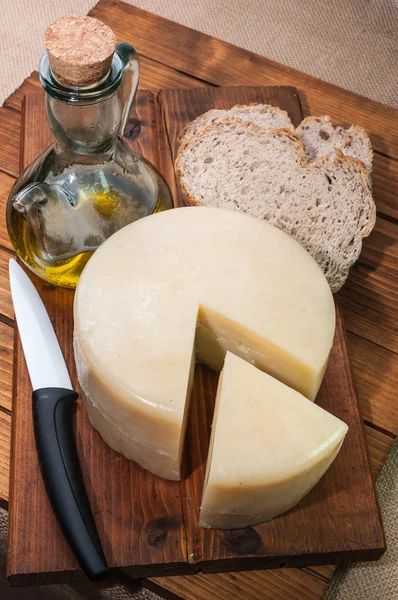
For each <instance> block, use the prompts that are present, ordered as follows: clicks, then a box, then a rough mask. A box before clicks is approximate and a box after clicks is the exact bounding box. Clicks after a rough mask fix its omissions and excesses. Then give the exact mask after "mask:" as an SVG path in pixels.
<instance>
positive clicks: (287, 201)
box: [176, 118, 376, 292]
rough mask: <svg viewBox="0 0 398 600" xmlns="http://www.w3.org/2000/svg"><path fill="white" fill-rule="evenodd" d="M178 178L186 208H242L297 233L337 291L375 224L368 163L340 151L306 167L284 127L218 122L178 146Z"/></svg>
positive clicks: (299, 147) (301, 150) (301, 151)
mask: <svg viewBox="0 0 398 600" xmlns="http://www.w3.org/2000/svg"><path fill="white" fill-rule="evenodd" d="M176 173H177V175H178V176H179V178H180V183H181V188H182V191H183V193H184V195H185V198H186V201H187V202H188V204H193V205H198V204H199V205H200V204H202V205H206V206H218V207H220V208H229V209H232V210H241V211H243V212H247V213H250V214H252V215H254V216H257V217H259V218H260V219H265V220H267V221H269V222H270V223H272V224H273V225H275V226H276V227H279V229H282V230H283V231H285V232H287V233H288V234H290V235H291V236H293V237H294V238H295V239H296V240H297V241H298V242H300V243H301V245H302V246H304V248H306V249H307V250H308V252H309V253H310V254H311V255H312V256H313V257H314V258H315V260H316V261H317V262H318V264H319V265H320V267H321V268H322V270H323V272H324V274H325V276H326V278H327V280H328V282H329V285H330V287H331V289H332V291H333V292H336V291H337V290H338V289H339V288H340V287H341V286H342V285H343V283H344V282H345V280H346V278H347V276H348V271H349V269H350V267H351V265H352V264H353V263H354V262H355V261H356V259H357V258H358V256H359V254H360V252H361V247H362V238H364V237H366V236H367V235H369V233H370V232H371V231H372V229H373V226H374V224H375V219H376V208H375V204H374V202H373V199H372V193H371V191H370V187H369V179H368V175H367V172H366V169H365V167H364V165H363V164H362V163H361V162H360V161H358V160H355V159H353V158H351V157H346V156H343V154H342V153H341V152H339V151H337V152H336V153H335V155H334V156H333V157H322V158H320V159H318V160H316V161H315V162H313V163H308V162H307V159H306V155H305V150H304V145H303V144H302V142H300V140H299V139H298V138H297V137H296V136H295V135H294V133H292V132H291V131H288V130H286V129H260V128H259V127H257V126H255V125H253V124H252V123H248V122H244V121H241V120H239V119H236V118H229V119H224V120H223V121H221V122H218V123H213V124H212V125H209V126H207V127H206V128H204V129H201V130H200V131H199V132H198V133H197V134H196V135H195V136H194V137H192V138H190V139H189V140H188V141H187V142H186V143H185V144H183V145H182V146H181V148H180V150H179V152H178V155H177V159H176ZM237 243H239V241H238V240H237Z"/></svg>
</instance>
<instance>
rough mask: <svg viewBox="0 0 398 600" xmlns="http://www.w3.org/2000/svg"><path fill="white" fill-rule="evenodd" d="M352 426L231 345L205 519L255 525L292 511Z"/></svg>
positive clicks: (219, 524)
mask: <svg viewBox="0 0 398 600" xmlns="http://www.w3.org/2000/svg"><path fill="white" fill-rule="evenodd" d="M347 429H348V428H347V425H346V424H345V423H343V422H342V421H340V419H337V418H336V417H334V416H333V415H331V414H330V413H328V412H326V411H325V410H323V409H322V408H320V407H319V406H317V405H316V404H314V403H312V402H308V400H307V399H306V398H305V397H304V396H302V395H301V394H299V393H298V392H296V391H295V390H292V389H291V388H289V387H288V386H286V385H285V384H283V383H281V382H280V381H278V380H277V379H275V378H274V377H271V376H270V375H267V374H266V373H262V372H261V371H259V370H258V369H256V368H255V367H253V365H251V364H249V363H247V362H245V361H243V360H241V359H240V358H238V357H237V356H234V355H233V354H231V353H229V352H228V353H227V355H226V358H225V364H224V368H223V370H222V373H221V376H220V379H219V383H218V389H217V399H216V406H215V411H214V418H213V426H212V433H211V440H210V447H209V454H208V458H207V467H206V475H205V485H204V491H203V498H202V506H201V510H200V526H201V527H216V528H218V529H234V528H240V527H247V526H249V525H256V524H257V523H263V522H264V521H269V520H270V519H273V518H274V517H276V516H277V515H280V514H282V513H284V512H286V511H287V510H289V509H290V508H292V507H293V506H295V505H296V504H297V503H298V502H299V501H300V500H301V499H302V498H303V497H304V496H305V495H306V494H307V493H308V492H309V491H310V490H311V488H313V487H314V485H315V484H316V483H317V482H318V481H319V479H320V478H321V477H322V475H323V474H324V473H325V471H326V470H327V469H328V467H329V466H330V465H331V463H332V462H333V460H334V459H335V457H336V455H337V453H338V451H339V449H340V447H341V445H342V443H343V440H344V437H345V434H346V432H347Z"/></svg>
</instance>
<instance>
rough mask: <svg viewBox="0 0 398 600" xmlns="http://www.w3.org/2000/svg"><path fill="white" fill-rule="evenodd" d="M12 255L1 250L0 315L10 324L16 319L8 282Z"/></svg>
mask: <svg viewBox="0 0 398 600" xmlns="http://www.w3.org/2000/svg"><path fill="white" fill-rule="evenodd" d="M10 257H11V255H10V253H9V252H7V251H6V250H2V249H1V248H0V314H1V315H3V317H5V318H6V320H7V321H8V322H9V321H11V320H12V319H13V318H14V310H13V307H12V302H11V294H10V285H9V282H8V261H9V259H10Z"/></svg>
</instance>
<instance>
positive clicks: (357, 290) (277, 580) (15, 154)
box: [0, 0, 398, 600]
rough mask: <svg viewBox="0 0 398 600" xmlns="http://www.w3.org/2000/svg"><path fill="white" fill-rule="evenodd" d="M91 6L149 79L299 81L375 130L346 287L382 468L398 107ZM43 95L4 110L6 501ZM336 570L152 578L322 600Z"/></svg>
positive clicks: (397, 323) (183, 590) (396, 368)
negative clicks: (27, 187) (14, 235)
mask: <svg viewBox="0 0 398 600" xmlns="http://www.w3.org/2000/svg"><path fill="white" fill-rule="evenodd" d="M91 14H92V15H93V16H95V17H97V18H99V19H101V20H103V21H104V22H105V23H107V24H108V25H110V26H111V27H112V28H113V30H114V31H115V33H116V35H117V37H118V41H128V42H130V43H131V44H133V45H134V46H135V48H136V49H137V51H138V53H139V54H140V58H141V80H140V87H141V88H146V89H149V90H152V91H157V90H158V89H161V88H167V87H180V88H190V87H197V86H205V85H212V86H218V85H224V86H231V85H293V86H296V87H297V88H298V90H299V92H300V98H301V102H302V107H303V111H304V114H305V115H309V114H312V115H321V114H329V115H330V116H331V117H332V119H333V121H334V122H335V123H338V124H342V125H350V124H351V123H357V124H358V125H361V126H363V127H364V128H365V129H366V131H367V132H368V133H369V135H370V138H371V141H372V145H373V149H374V151H375V154H374V169H373V174H372V178H373V182H374V196H375V200H376V205H377V211H378V212H377V214H378V219H377V224H376V227H375V230H374V232H373V233H372V235H371V236H370V238H368V239H367V240H365V243H364V247H363V252H362V254H361V257H360V260H359V261H358V263H357V264H356V265H355V267H354V268H353V269H352V271H351V274H350V277H349V279H348V281H347V284H346V285H345V286H344V288H343V290H342V293H341V303H342V307H343V312H344V317H345V324H346V328H347V334H348V344H349V351H350V357H351V361H352V367H353V372H354V378H355V383H356V386H357V391H358V397H359V403H360V409H361V414H362V416H363V419H364V422H365V430H366V435H367V440H368V444H369V452H370V458H371V463H372V468H373V471H374V474H375V475H376V474H377V473H378V471H379V470H380V468H381V466H382V464H383V461H384V459H385V457H386V455H387V453H388V451H389V449H390V448H391V446H392V444H393V442H394V439H395V437H396V435H397V434H398V400H397V399H396V390H397V389H398V360H397V352H398V260H397V258H398V220H397V219H398V111H397V110H395V109H392V108H389V107H387V106H384V105H382V104H379V103H377V102H373V101H371V100H368V99H366V98H363V97H361V96H358V95H356V94H354V93H351V92H348V91H345V90H342V89H341V88H338V87H336V86H333V85H330V84H328V83H325V82H322V81H320V80H318V79H315V78H314V77H311V76H309V75H306V74H304V73H300V72H299V71H296V70H294V69H290V68H289V67H285V66H283V65H279V64H277V63H275V62H272V61H270V60H268V59H266V58H263V57H260V56H258V55H255V54H252V53H250V52H247V51H245V50H242V49H241V48H237V47H234V46H231V45H230V44H227V43H225V42H221V41H219V40H216V39H213V38H210V37H208V36H206V35H204V34H201V33H199V32H197V31H193V30H191V29H188V28H186V27H183V26H182V25H178V24H176V23H173V22H171V21H167V20H166V19H163V18H161V17H157V16H155V15H152V14H150V13H147V12H144V11H142V10H140V9H138V8H135V7H133V6H130V5H127V4H123V3H121V2H119V1H118V0H101V1H100V2H99V4H97V6H96V7H95V8H94V9H93V10H92V12H91ZM27 92H29V93H31V92H37V93H40V92H42V89H41V87H40V84H39V81H38V75H37V73H33V74H32V76H31V77H29V78H28V79H26V80H25V81H24V83H23V84H22V85H21V87H20V88H19V89H18V90H17V91H16V92H14V93H13V94H12V95H11V96H10V97H9V98H8V99H7V100H6V102H5V105H4V107H2V108H0V136H1V140H2V143H1V145H0V198H1V202H2V211H1V217H0V505H2V506H4V507H7V502H8V478H9V458H10V457H9V454H10V433H11V417H12V356H13V340H14V321H13V310H12V305H11V299H10V293H9V286H8V275H7V269H8V266H7V263H8V259H9V258H10V256H12V255H13V251H12V246H11V243H10V241H9V239H8V235H7V230H6V225H5V206H6V201H7V197H8V193H9V191H10V189H11V186H12V185H13V183H14V181H15V178H16V177H17V176H18V174H19V155H20V125H21V106H22V101H23V96H24V94H25V93H27ZM332 573H333V567H332V566H331V567H312V568H310V567H309V568H302V569H284V570H273V571H251V572H245V573H233V574H228V573H227V574H217V575H201V574H198V575H195V576H179V577H168V578H160V579H159V578H158V579H156V580H155V579H154V580H144V581H143V582H142V584H143V585H144V586H146V587H148V588H150V589H153V590H154V591H156V592H157V593H159V594H160V595H163V596H164V597H166V598H177V599H184V600H202V599H203V600H238V599H239V600H240V599H242V600H243V599H244V600H260V599H262V600H289V599H291V598H292V599H295V600H307V599H308V600H319V599H320V598H322V596H323V593H324V591H325V588H326V585H327V583H328V581H329V579H330V577H331V575H332Z"/></svg>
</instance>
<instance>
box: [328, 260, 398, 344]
mask: <svg viewBox="0 0 398 600" xmlns="http://www.w3.org/2000/svg"><path fill="white" fill-rule="evenodd" d="M339 296H340V300H341V306H342V308H343V313H344V322H345V324H346V327H347V329H348V330H349V331H351V332H352V333H356V334H357V335H359V336H361V337H364V338H366V339H368V340H370V341H372V342H374V343H375V344H379V345H380V346H384V347H385V348H387V349H389V350H391V351H392V352H398V331H397V306H398V280H397V279H396V278H394V277H390V276H389V275H386V274H385V273H381V272H380V271H378V270H374V269H371V268H369V267H367V266H365V265H363V264H361V263H357V264H356V265H354V266H353V267H352V268H351V271H350V275H349V277H348V279H347V282H346V283H345V285H344V286H343V288H342V289H341V290H340V292H339Z"/></svg>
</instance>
